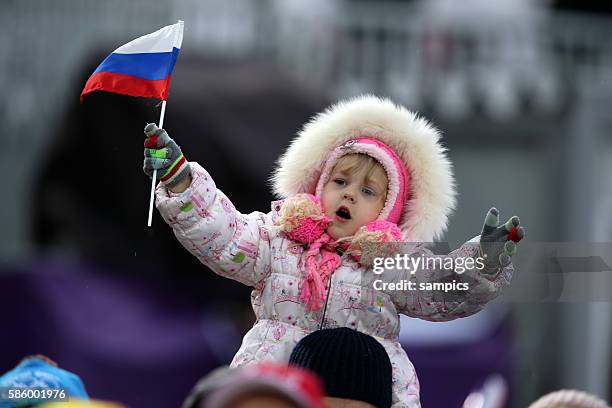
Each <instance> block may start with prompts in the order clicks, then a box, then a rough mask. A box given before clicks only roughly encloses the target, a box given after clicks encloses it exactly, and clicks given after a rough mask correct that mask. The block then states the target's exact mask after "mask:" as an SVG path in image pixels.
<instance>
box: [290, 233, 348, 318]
mask: <svg viewBox="0 0 612 408" xmlns="http://www.w3.org/2000/svg"><path fill="white" fill-rule="evenodd" d="M344 246H345V245H342V244H338V243H336V242H335V241H334V240H333V239H332V237H330V236H329V234H327V233H324V234H323V235H321V236H320V237H319V238H318V239H317V240H316V241H315V242H313V243H312V244H311V245H310V248H309V249H308V252H307V253H306V276H305V278H304V281H303V282H302V291H301V293H300V300H302V301H303V302H304V303H305V305H306V309H307V310H309V311H313V312H314V311H319V310H321V304H322V303H323V300H324V299H326V298H327V289H326V288H325V282H327V281H328V280H329V279H330V277H331V275H332V273H334V271H335V270H336V269H338V267H339V266H340V264H341V263H342V260H341V258H340V255H338V254H337V253H336V248H338V247H344Z"/></svg>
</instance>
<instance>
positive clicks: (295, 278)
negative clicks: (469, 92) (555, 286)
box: [144, 96, 524, 407]
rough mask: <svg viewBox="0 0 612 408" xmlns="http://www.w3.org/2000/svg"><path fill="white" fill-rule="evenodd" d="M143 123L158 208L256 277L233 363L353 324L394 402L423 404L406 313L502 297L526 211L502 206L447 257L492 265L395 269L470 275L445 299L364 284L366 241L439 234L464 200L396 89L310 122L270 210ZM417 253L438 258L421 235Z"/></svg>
mask: <svg viewBox="0 0 612 408" xmlns="http://www.w3.org/2000/svg"><path fill="white" fill-rule="evenodd" d="M145 134H146V135H147V139H146V141H145V160H144V171H145V173H147V174H148V175H149V176H151V175H152V171H153V168H157V169H159V173H158V174H160V179H161V183H160V184H159V186H158V187H157V190H156V196H157V204H156V205H157V208H158V209H159V211H160V212H161V214H162V216H163V217H164V219H165V221H166V222H167V223H168V224H169V225H170V226H171V227H172V228H173V230H174V233H175V235H176V236H177V238H178V239H179V241H180V242H181V243H182V244H183V245H184V246H185V248H187V249H188V250H189V251H190V252H191V253H192V254H193V255H194V256H196V257H197V258H198V259H199V260H200V261H201V262H202V263H204V264H205V265H207V266H209V267H210V268H211V269H212V270H214V271H215V272H216V273H218V274H219V275H221V276H225V277H228V278H231V279H234V280H237V281H239V282H242V283H244V284H246V285H249V286H251V287H253V292H252V295H251V302H252V305H253V310H254V312H255V315H256V317H257V321H256V323H255V325H254V326H253V328H252V329H251V330H249V332H248V333H247V334H246V335H245V337H244V339H243V342H242V346H241V347H240V349H239V350H238V353H237V354H236V356H235V357H234V359H233V361H232V363H231V365H232V366H233V367H237V366H243V365H247V364H252V363H255V362H258V361H264V360H274V361H287V360H288V358H289V355H290V353H291V351H292V349H293V347H294V346H295V345H296V343H297V342H298V341H300V340H301V339H302V338H303V337H304V336H306V335H308V334H309V333H311V332H313V331H314V330H318V329H321V328H333V327H343V326H344V327H348V328H351V329H356V330H359V331H362V332H364V333H366V334H369V335H371V336H373V337H375V338H376V339H377V340H378V341H379V342H380V343H381V344H382V345H383V347H385V349H386V351H387V353H388V354H389V357H390V359H391V362H392V367H393V406H395V407H400V406H401V407H418V406H420V403H419V383H418V379H417V376H416V373H415V370H414V367H413V366H412V363H411V362H410V360H409V359H408V356H407V355H406V353H405V352H404V350H403V349H402V347H401V345H400V344H399V341H398V335H399V329H400V326H399V321H400V320H399V313H404V314H406V315H408V316H413V317H418V318H422V319H426V320H432V321H445V320H452V319H455V318H458V317H465V316H468V315H471V314H473V313H476V312H477V311H479V310H480V309H482V307H484V305H485V304H486V303H487V302H488V301H490V300H491V299H493V298H495V297H496V296H497V295H498V294H499V292H500V291H501V289H502V288H503V287H504V286H506V285H507V284H508V283H509V281H510V278H511V276H512V271H513V269H512V265H511V263H510V256H512V255H513V254H514V252H515V251H516V247H515V243H514V241H516V242H518V241H519V240H520V238H522V237H523V235H524V231H523V229H522V227H519V220H518V217H513V218H512V219H510V220H509V221H508V222H507V223H506V224H504V225H502V226H499V227H498V220H497V218H498V212H497V210H496V209H494V208H492V209H491V210H489V213H488V214H487V217H486V219H485V226H484V227H483V230H482V234H481V235H482V236H481V239H480V241H481V245H479V244H478V242H479V240H478V239H477V238H478V237H477V238H476V239H474V240H472V241H473V242H472V243H466V244H464V245H463V246H461V247H460V248H459V249H457V250H456V251H454V252H452V253H451V254H449V255H447V256H446V257H447V258H450V259H451V260H453V259H454V260H458V259H459V258H476V257H478V256H480V255H482V256H485V258H484V259H486V266H485V269H483V270H482V271H479V270H474V271H471V272H469V273H468V272H466V273H465V274H464V275H458V274H449V273H448V272H444V271H443V270H440V268H439V267H438V269H435V268H434V269H427V268H424V267H420V268H418V270H416V271H412V272H414V273H411V271H410V270H408V269H401V268H396V269H394V270H390V271H385V275H386V276H387V280H388V277H389V276H392V277H394V278H395V279H394V280H396V281H398V282H399V281H401V280H408V281H411V282H414V283H415V284H420V283H427V282H430V281H433V280H440V279H441V278H442V279H448V278H449V276H450V277H452V278H453V279H455V280H456V281H462V279H466V280H467V279H468V278H469V279H471V281H470V285H471V286H470V287H469V289H470V290H469V291H463V292H453V298H452V299H450V300H449V299H448V298H445V297H444V296H443V297H442V298H441V297H440V293H439V292H436V291H411V290H391V289H389V288H388V287H387V289H386V290H385V289H383V290H375V289H374V288H373V287H372V285H371V284H368V283H366V282H367V279H368V278H369V277H372V270H371V265H370V263H371V262H370V261H371V260H372V259H374V258H373V257H372V254H371V253H370V254H369V256H368V257H363V255H364V251H366V252H367V248H370V247H371V246H370V247H369V246H368V244H370V243H380V242H393V241H403V242H431V241H432V240H434V239H436V238H438V237H440V235H441V234H442V233H443V232H444V230H445V229H446V223H447V217H448V215H449V214H450V212H451V210H452V208H453V207H454V204H455V190H454V181H453V176H452V171H451V164H450V162H449V160H448V159H447V157H446V155H445V149H444V148H443V147H442V146H441V145H440V144H439V140H438V139H439V137H440V136H439V134H438V132H437V131H436V130H435V129H434V128H433V127H432V126H430V125H429V124H428V123H427V122H426V121H425V120H423V119H420V118H417V117H416V115H415V114H413V113H412V112H410V111H408V110H406V109H405V108H403V107H401V106H396V105H395V104H393V103H392V102H391V101H389V100H386V99H379V98H376V97H372V96H363V97H359V98H356V99H353V100H350V101H346V102H341V103H338V104H337V105H335V106H333V107H331V108H330V109H328V110H327V111H325V112H324V113H322V114H319V115H318V116H316V117H315V118H314V119H313V120H312V121H311V122H310V123H308V124H307V125H306V126H305V127H304V128H303V130H302V131H301V132H300V133H299V135H298V136H297V138H296V139H295V140H293V141H292V143H291V145H290V146H289V149H288V150H287V152H286V153H285V154H284V155H283V156H282V157H281V158H280V159H279V162H278V167H277V169H276V170H275V173H274V175H273V177H272V181H273V185H274V191H275V193H276V194H277V195H279V196H280V197H282V198H284V200H280V201H275V202H273V203H272V210H271V211H270V212H269V213H267V214H266V213H261V212H253V213H251V214H248V215H246V214H241V213H240V212H239V211H237V210H236V209H235V208H234V206H233V205H232V203H231V202H230V201H229V199H228V198H227V197H226V196H225V195H224V194H223V193H222V192H221V191H220V190H218V189H217V188H216V186H215V184H214V182H213V180H212V178H211V177H210V175H209V174H208V173H207V172H206V171H205V170H204V169H203V168H202V167H200V165H198V164H197V163H188V162H187V161H186V159H185V157H184V156H183V154H182V152H181V150H180V148H179V147H178V146H177V145H176V143H175V142H174V141H173V140H172V139H170V138H169V137H168V135H167V133H166V132H165V131H164V130H162V129H157V127H156V126H155V125H154V124H149V125H147V127H146V128H145ZM390 247H391V246H390V245H387V246H383V247H380V246H376V245H375V246H374V248H382V249H381V250H383V251H389V248H390ZM373 251H374V252H376V249H374V250H373ZM374 255H376V254H374ZM409 255H411V256H413V257H419V256H424V255H427V256H428V257H432V258H433V257H434V255H433V254H432V253H431V251H429V250H428V249H426V248H425V247H424V246H423V245H417V246H416V247H412V249H411V250H410V253H409ZM362 257H363V258H364V259H361V258H362ZM366 258H367V259H366ZM368 259H370V261H368ZM434 265H435V263H434ZM451 272H452V271H451ZM387 273H388V275H387ZM385 275H383V276H385ZM445 275H446V276H445ZM444 276H445V277H444ZM362 278H363V279H362Z"/></svg>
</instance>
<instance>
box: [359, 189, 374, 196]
mask: <svg viewBox="0 0 612 408" xmlns="http://www.w3.org/2000/svg"><path fill="white" fill-rule="evenodd" d="M361 191H363V194H365V195H369V196H373V195H376V193H375V192H374V190H371V189H369V188H367V187H364V188H362V189H361Z"/></svg>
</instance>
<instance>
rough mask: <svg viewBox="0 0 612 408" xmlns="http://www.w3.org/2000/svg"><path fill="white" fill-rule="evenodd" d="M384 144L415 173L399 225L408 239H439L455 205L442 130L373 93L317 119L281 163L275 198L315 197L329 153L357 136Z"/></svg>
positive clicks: (274, 182)
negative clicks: (439, 130) (440, 131)
mask: <svg viewBox="0 0 612 408" xmlns="http://www.w3.org/2000/svg"><path fill="white" fill-rule="evenodd" d="M361 136H369V137H373V138H376V139H379V140H381V141H382V142H383V143H385V144H386V145H387V146H389V147H390V148H391V149H393V150H394V151H395V152H396V153H397V155H398V156H399V157H400V158H401V159H402V160H403V161H404V163H405V165H406V168H407V169H408V171H409V173H410V186H409V188H410V199H409V201H408V204H407V205H406V206H405V208H404V211H403V215H402V217H401V219H400V221H399V223H398V226H399V228H400V230H401V231H402V238H403V239H404V240H405V241H426V242H427V241H433V240H435V239H439V238H440V237H441V236H442V234H443V233H444V231H445V230H446V225H447V222H448V216H449V215H450V214H451V212H452V210H453V209H454V207H455V202H456V197H455V196H456V192H455V182H454V177H453V172H452V164H451V162H450V160H449V159H448V157H447V156H446V148H444V147H443V146H442V145H441V144H440V134H439V132H438V131H437V130H436V129H435V128H434V127H433V126H432V125H431V124H430V123H429V122H428V121H427V120H425V119H423V118H420V117H418V116H417V115H416V114H415V113H413V112H411V111H409V110H407V109H406V108H404V107H402V106H400V105H396V104H394V103H393V102H391V101H390V100H388V99H382V98H378V97H375V96H371V95H364V96H359V97H356V98H353V99H349V100H346V101H340V102H338V103H337V104H335V105H333V106H331V107H330V108H328V109H327V110H325V111H324V112H322V113H320V114H318V115H316V116H315V117H314V118H312V119H311V121H310V122H308V123H307V124H306V125H305V126H304V128H303V129H302V130H301V131H300V132H299V133H298V135H297V137H296V138H295V139H293V141H292V142H291V144H290V145H289V148H288V149H287V151H286V152H285V153H284V154H283V155H281V156H280V157H279V159H278V165H277V167H276V169H275V171H274V173H273V174H272V177H271V182H272V185H273V190H274V193H275V194H276V195H278V196H279V197H281V198H287V197H290V196H293V195H295V194H298V193H310V194H314V192H315V188H316V185H317V181H318V179H319V176H320V174H321V171H322V169H323V165H324V164H325V161H326V159H327V157H328V155H329V154H330V153H331V152H332V150H334V148H336V147H337V146H339V145H341V144H343V143H344V142H346V141H347V140H350V139H354V138H356V137H361Z"/></svg>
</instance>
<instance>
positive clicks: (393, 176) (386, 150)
mask: <svg viewBox="0 0 612 408" xmlns="http://www.w3.org/2000/svg"><path fill="white" fill-rule="evenodd" d="M358 153H360V154H366V155H368V156H370V157H372V158H374V159H376V160H377V161H378V162H379V163H380V164H381V165H382V166H383V168H384V169H385V172H386V173H387V178H388V179H389V186H388V188H387V200H386V202H385V205H384V207H383V209H382V211H381V212H380V215H379V217H378V219H379V220H385V221H389V222H391V223H393V224H397V223H398V222H399V220H400V217H401V216H402V213H403V211H404V206H405V205H406V202H407V201H408V193H409V191H410V188H409V182H410V176H409V174H408V171H407V170H406V166H405V165H404V163H403V162H402V161H401V159H400V158H399V157H398V156H397V154H396V153H395V152H394V151H393V150H392V149H391V148H390V147H389V146H387V145H386V144H384V143H383V142H381V141H380V140H377V139H374V138H371V137H360V138H357V139H351V140H349V141H348V142H345V143H343V144H342V145H340V146H338V147H336V148H335V149H334V150H333V151H332V152H331V154H330V155H329V157H328V158H327V161H326V162H325V165H324V166H323V171H322V172H321V176H320V177H319V181H318V182H317V187H316V193H315V195H316V196H317V197H321V194H322V193H323V187H324V186H325V184H326V183H327V181H328V180H329V176H330V174H331V172H332V170H333V169H334V166H335V165H336V163H338V160H339V159H340V158H341V157H343V156H345V155H347V154H358Z"/></svg>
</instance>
